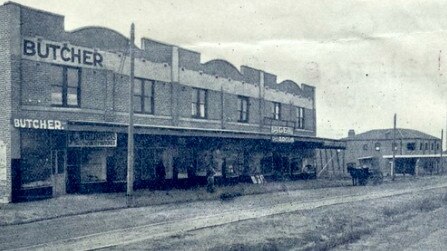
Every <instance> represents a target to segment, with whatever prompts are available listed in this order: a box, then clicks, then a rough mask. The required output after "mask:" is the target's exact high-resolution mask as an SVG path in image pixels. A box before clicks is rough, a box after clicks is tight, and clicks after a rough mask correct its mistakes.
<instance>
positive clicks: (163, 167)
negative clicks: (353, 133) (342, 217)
mask: <svg viewBox="0 0 447 251" xmlns="http://www.w3.org/2000/svg"><path fill="white" fill-rule="evenodd" d="M0 22H1V23H2V25H1V26H0V45H1V46H0V65H1V69H2V70H1V71H0V102H1V106H2V109H1V110H0V127H1V128H2V130H1V131H0V160H1V163H0V198H1V199H2V200H3V201H4V202H9V201H11V200H14V199H20V198H26V197H29V196H55V195H59V194H66V193H79V192H81V193H82V192H89V191H113V190H122V189H123V188H124V187H125V182H126V168H127V127H128V109H129V108H128V107H129V91H128V89H129V82H130V77H129V72H130V64H129V57H128V48H129V39H128V38H126V37H125V36H123V35H121V34H119V33H118V32H116V31H113V30H110V29H107V28H102V27H85V28H81V29H77V30H74V31H66V30H65V29H64V17H63V16H60V15H57V14H53V13H48V12H45V11H41V10H36V9H32V8H28V7H25V6H21V5H19V4H16V3H11V2H8V3H6V4H4V5H3V6H0ZM133 47H134V49H135V51H136V52H135V54H136V55H135V57H136V60H135V77H136V79H135V86H136V87H135V89H134V99H135V105H134V111H135V119H134V121H135V183H134V187H135V188H144V187H152V186H153V184H156V183H157V182H156V181H159V180H160V179H163V180H172V181H174V182H175V181H177V180H185V179H186V180H190V181H191V182H193V181H197V182H198V181H199V180H200V177H203V176H204V175H205V168H206V166H207V165H210V163H211V164H212V165H213V166H214V167H215V170H216V172H217V176H221V177H222V179H229V178H231V177H240V176H243V175H254V174H264V175H266V176H269V175H276V174H293V173H294V172H300V170H301V168H302V167H303V166H305V165H312V164H313V161H314V154H315V153H314V150H315V149H317V148H342V147H343V144H341V143H340V142H338V141H334V140H329V139H322V138H317V137H316V122H315V121H316V120H315V114H316V112H315V111H316V110H315V88H314V87H312V86H309V85H306V84H301V86H299V85H297V84H296V83H295V82H293V81H290V80H287V81H283V82H281V83H277V79H276V76H275V75H273V74H270V73H267V72H264V71H262V70H258V69H254V68H251V67H248V66H242V67H241V68H240V70H239V69H237V68H236V67H234V66H233V65H231V64H230V63H228V62H227V61H224V60H212V61H209V62H206V63H201V62H200V54H199V53H197V52H194V51H191V50H187V49H184V48H181V47H178V46H175V45H170V44H165V43H160V42H157V41H153V40H150V39H146V38H143V39H142V40H141V48H139V47H137V46H133Z"/></svg>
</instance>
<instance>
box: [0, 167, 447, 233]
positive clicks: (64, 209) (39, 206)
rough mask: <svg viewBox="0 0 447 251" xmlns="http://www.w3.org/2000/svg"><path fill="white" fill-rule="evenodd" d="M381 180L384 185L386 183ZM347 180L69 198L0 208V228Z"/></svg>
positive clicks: (348, 183)
mask: <svg viewBox="0 0 447 251" xmlns="http://www.w3.org/2000/svg"><path fill="white" fill-rule="evenodd" d="M440 178H441V177H440V176H437V177H435V176H431V177H418V178H413V177H402V178H399V179H397V180H396V181H394V182H393V183H406V182H412V181H416V180H419V181H418V182H421V180H420V179H427V180H431V179H440ZM390 182H391V181H389V180H384V183H385V184H384V185H386V183H390ZM351 185H352V183H351V180H350V179H317V180H298V181H281V182H280V181H278V182H269V183H265V184H248V183H239V184H236V185H231V186H218V187H217V190H216V192H215V193H208V192H207V191H206V188H205V187H197V188H192V189H186V190H185V189H172V190H164V191H160V190H155V191H154V190H137V191H135V193H134V195H133V196H132V197H131V199H129V198H127V196H126V195H125V193H100V194H70V195H65V196H61V197H56V198H51V199H47V200H40V201H30V202H21V203H11V204H3V205H0V226H7V225H16V224H24V223H30V222H36V221H42V220H48V219H56V218H60V217H66V216H73V215H80V214H88V213H93V212H100V211H107V210H117V209H122V208H127V207H147V206H153V205H162V204H170V203H187V202H193V201H205V200H219V199H222V197H226V196H225V195H229V196H230V197H231V196H244V195H254V194H263V193H274V192H287V191H293V190H309V189H319V188H328V187H343V186H351Z"/></svg>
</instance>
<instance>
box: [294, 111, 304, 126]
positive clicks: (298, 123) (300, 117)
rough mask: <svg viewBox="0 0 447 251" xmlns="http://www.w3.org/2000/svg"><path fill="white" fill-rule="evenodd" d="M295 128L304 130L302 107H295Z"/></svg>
mask: <svg viewBox="0 0 447 251" xmlns="http://www.w3.org/2000/svg"><path fill="white" fill-rule="evenodd" d="M296 117H297V121H296V126H297V128H298V129H304V108H303V107H297V108H296Z"/></svg>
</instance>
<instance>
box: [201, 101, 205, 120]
mask: <svg viewBox="0 0 447 251" xmlns="http://www.w3.org/2000/svg"><path fill="white" fill-rule="evenodd" d="M200 117H201V118H204V117H205V104H200Z"/></svg>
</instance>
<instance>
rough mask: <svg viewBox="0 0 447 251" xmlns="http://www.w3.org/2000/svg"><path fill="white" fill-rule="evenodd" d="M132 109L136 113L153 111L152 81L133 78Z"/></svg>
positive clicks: (151, 112) (150, 112)
mask: <svg viewBox="0 0 447 251" xmlns="http://www.w3.org/2000/svg"><path fill="white" fill-rule="evenodd" d="M133 93H134V111H135V112H137V113H148V114H153V113H154V81H151V80H145V79H139V78H137V79H135V85H134V90H133Z"/></svg>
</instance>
